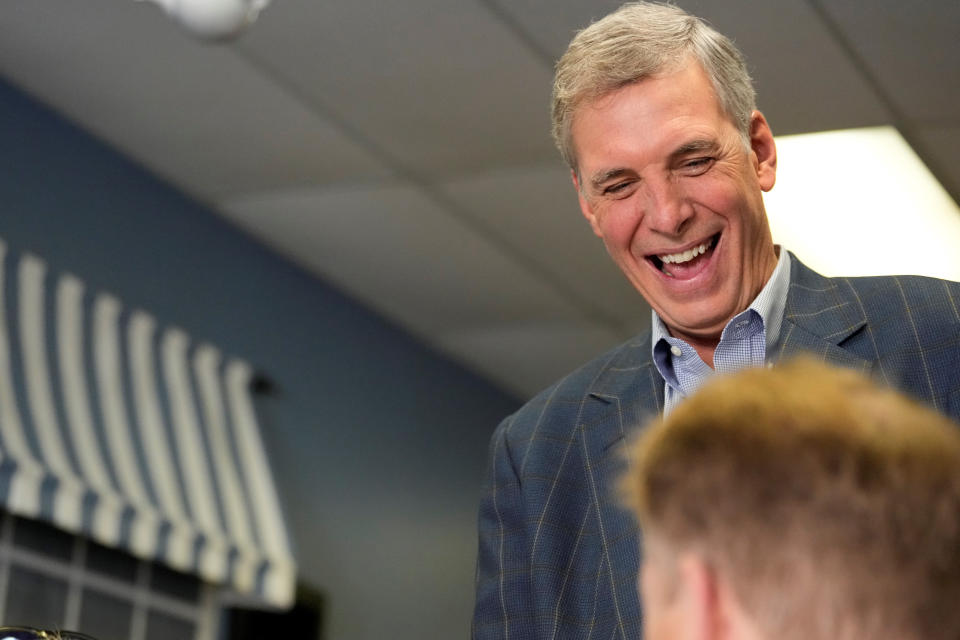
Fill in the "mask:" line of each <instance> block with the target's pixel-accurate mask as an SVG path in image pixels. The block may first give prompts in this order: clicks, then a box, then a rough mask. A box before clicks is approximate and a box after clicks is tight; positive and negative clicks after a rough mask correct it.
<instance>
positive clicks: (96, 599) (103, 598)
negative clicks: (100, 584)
mask: <svg viewBox="0 0 960 640" xmlns="http://www.w3.org/2000/svg"><path fill="white" fill-rule="evenodd" d="M132 618H133V605H132V604H131V603H130V602H124V601H123V600H120V599H119V598H114V597H113V596H111V595H107V594H105V593H101V592H99V591H94V590H92V589H87V590H85V591H84V592H83V607H82V608H81V611H80V626H79V628H77V629H76V631H81V632H83V633H86V634H89V635H91V636H93V637H95V638H97V640H127V638H129V637H130V621H131V619H132Z"/></svg>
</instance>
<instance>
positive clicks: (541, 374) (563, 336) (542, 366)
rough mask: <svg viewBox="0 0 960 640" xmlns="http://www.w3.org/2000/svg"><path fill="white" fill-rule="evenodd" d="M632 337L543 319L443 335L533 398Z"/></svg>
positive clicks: (484, 369) (464, 355) (454, 348)
mask: <svg viewBox="0 0 960 640" xmlns="http://www.w3.org/2000/svg"><path fill="white" fill-rule="evenodd" d="M629 337H630V336H623V335H618V334H615V333H613V332H611V331H609V330H607V329H606V328H605V327H603V326H599V325H595V324H584V325H572V324H571V325H563V324H542V325H515V326H510V327H496V328H492V329H487V330H476V331H466V332H444V333H442V334H440V335H438V336H437V341H438V343H439V344H441V345H442V346H443V348H444V350H445V351H447V352H448V353H451V354H455V355H456V356H457V357H458V358H459V359H460V360H462V361H463V362H466V363H468V364H469V365H470V366H472V367H473V368H474V369H475V370H476V371H479V372H480V373H483V374H486V375H487V376H489V377H490V378H492V379H495V380H498V381H500V382H501V384H503V385H504V387H506V388H507V389H508V390H510V391H513V392H514V393H516V394H517V395H518V397H521V398H529V397H531V396H532V395H534V394H535V393H537V392H538V391H540V390H542V389H543V388H545V387H547V386H548V385H550V384H552V383H553V382H555V381H557V380H559V379H560V378H561V377H562V376H564V375H566V374H568V373H570V372H571V371H573V370H574V369H576V368H577V367H579V366H580V365H582V364H585V363H586V362H589V361H590V360H592V359H593V358H596V357H597V356H599V355H600V354H602V353H605V352H606V351H608V350H609V349H611V348H613V347H614V346H616V345H617V344H620V343H621V342H624V341H626V340H627V339H629Z"/></svg>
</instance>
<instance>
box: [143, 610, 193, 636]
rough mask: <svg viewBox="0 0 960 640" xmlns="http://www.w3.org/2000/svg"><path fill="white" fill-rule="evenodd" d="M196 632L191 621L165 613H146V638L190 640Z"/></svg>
mask: <svg viewBox="0 0 960 640" xmlns="http://www.w3.org/2000/svg"><path fill="white" fill-rule="evenodd" d="M195 633H196V632H195V631H194V628H193V623H192V622H191V621H189V620H184V619H183V618H175V617H173V616H171V615H169V614H166V613H160V612H159V611H151V612H150V613H149V614H148V615H147V638H146V640H171V638H176V639H177V640H191V639H192V638H193V636H194V634H195Z"/></svg>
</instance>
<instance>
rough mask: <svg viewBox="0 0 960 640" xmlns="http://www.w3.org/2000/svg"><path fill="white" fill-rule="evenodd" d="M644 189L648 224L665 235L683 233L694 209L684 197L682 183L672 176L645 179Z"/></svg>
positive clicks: (645, 216) (645, 219)
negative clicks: (671, 177)
mask: <svg viewBox="0 0 960 640" xmlns="http://www.w3.org/2000/svg"><path fill="white" fill-rule="evenodd" d="M644 190H645V193H644V195H645V197H644V199H643V206H644V207H645V210H644V213H643V216H644V221H645V223H646V225H647V226H648V227H649V228H650V229H652V230H653V231H656V232H658V233H662V234H664V235H670V236H676V235H680V234H682V233H683V231H684V229H685V228H686V226H687V222H689V220H690V219H691V218H693V214H694V211H693V206H692V205H691V204H690V203H689V202H688V201H687V199H686V198H685V197H684V195H683V193H682V187H681V185H679V184H678V183H677V182H676V181H675V180H672V179H670V178H660V179H655V180H647V181H645V182H644Z"/></svg>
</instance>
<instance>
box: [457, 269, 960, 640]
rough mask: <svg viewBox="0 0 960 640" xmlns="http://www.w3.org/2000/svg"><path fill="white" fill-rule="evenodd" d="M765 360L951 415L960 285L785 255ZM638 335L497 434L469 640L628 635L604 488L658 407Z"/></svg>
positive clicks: (633, 559)
mask: <svg viewBox="0 0 960 640" xmlns="http://www.w3.org/2000/svg"><path fill="white" fill-rule="evenodd" d="M792 259H793V262H792V265H791V277H790V289H789V293H788V295H787V304H786V310H785V312H784V320H783V326H782V328H781V340H780V343H781V347H780V350H779V353H771V354H769V355H770V357H771V359H772V360H774V361H775V360H778V359H780V358H784V357H789V356H791V355H795V354H798V353H812V354H814V355H817V356H819V357H822V358H823V359H825V360H827V361H830V362H833V363H836V364H838V365H841V366H845V367H852V368H854V369H858V370H862V371H864V372H869V373H871V374H872V375H874V376H875V377H876V378H878V379H879V380H880V381H883V382H886V383H888V384H890V385H893V386H896V387H899V388H901V389H903V390H904V391H906V392H908V393H910V394H912V395H914V396H916V397H918V398H920V399H922V400H924V401H926V402H927V403H929V404H931V405H933V406H934V407H936V408H938V409H940V410H941V411H943V412H944V413H947V414H948V415H951V416H952V417H953V418H954V419H960V283H955V282H946V281H942V280H935V279H932V278H922V277H917V276H893V277H869V278H825V277H823V276H821V275H819V274H817V273H815V272H814V271H812V270H810V269H809V268H807V267H805V266H804V265H803V264H801V263H800V261H799V260H797V259H796V257H793V256H792ZM663 384H664V383H663V379H662V378H661V377H660V375H659V373H658V372H657V370H656V367H655V366H654V364H653V362H652V358H651V347H650V335H649V332H648V333H645V334H643V335H640V336H638V337H636V338H635V339H633V340H630V341H629V342H627V343H625V344H623V345H621V346H619V347H617V348H615V349H613V350H612V351H610V352H608V353H607V354H605V355H603V356H601V357H599V358H597V359H596V360H594V361H592V362H590V363H589V364H587V365H585V366H583V367H581V368H580V369H578V370H577V371H575V372H573V373H571V374H570V375H568V376H567V377H566V378H564V379H562V380H560V381H559V382H557V383H556V384H554V385H553V386H552V387H550V388H548V389H546V390H545V391H543V392H542V393H540V394H539V395H537V396H536V397H535V398H533V399H532V400H531V401H530V402H529V403H527V404H526V405H525V406H524V407H522V408H521V409H520V410H519V411H517V412H516V413H515V414H514V415H512V416H510V417H508V418H507V419H506V420H504V421H503V422H502V423H501V424H500V426H499V427H498V428H497V430H496V432H495V433H494V435H493V438H492V441H491V444H490V456H489V461H490V462H489V466H488V470H487V475H486V479H485V485H484V492H483V498H482V500H481V504H480V517H479V534H480V546H479V556H478V562H477V577H476V598H477V599H476V607H475V609H474V618H473V627H472V631H473V638H475V639H477V640H480V639H488V638H510V639H517V640H521V639H528V638H538V639H539V638H550V639H553V638H557V639H559V638H596V639H598V640H612V639H614V638H620V639H623V640H626V639H634V638H637V639H638V638H640V637H641V625H640V618H641V613H640V604H639V601H638V596H637V588H636V580H637V574H638V571H639V562H640V553H641V551H640V540H639V537H638V531H637V526H636V524H635V523H634V521H633V519H632V517H631V516H630V514H629V513H626V512H625V511H623V510H622V509H620V508H618V506H617V503H616V499H615V496H614V492H613V485H614V483H615V482H616V478H617V476H618V473H619V471H620V467H621V462H620V459H619V457H618V456H617V455H616V451H617V449H618V447H617V446H616V445H617V444H618V443H620V442H621V441H622V440H623V438H624V436H625V434H626V433H628V431H630V430H631V429H633V428H635V427H636V426H637V425H641V424H643V423H644V422H645V421H646V420H648V419H649V418H651V417H652V416H654V415H656V414H658V413H659V412H660V411H661V410H662V404H663Z"/></svg>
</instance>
